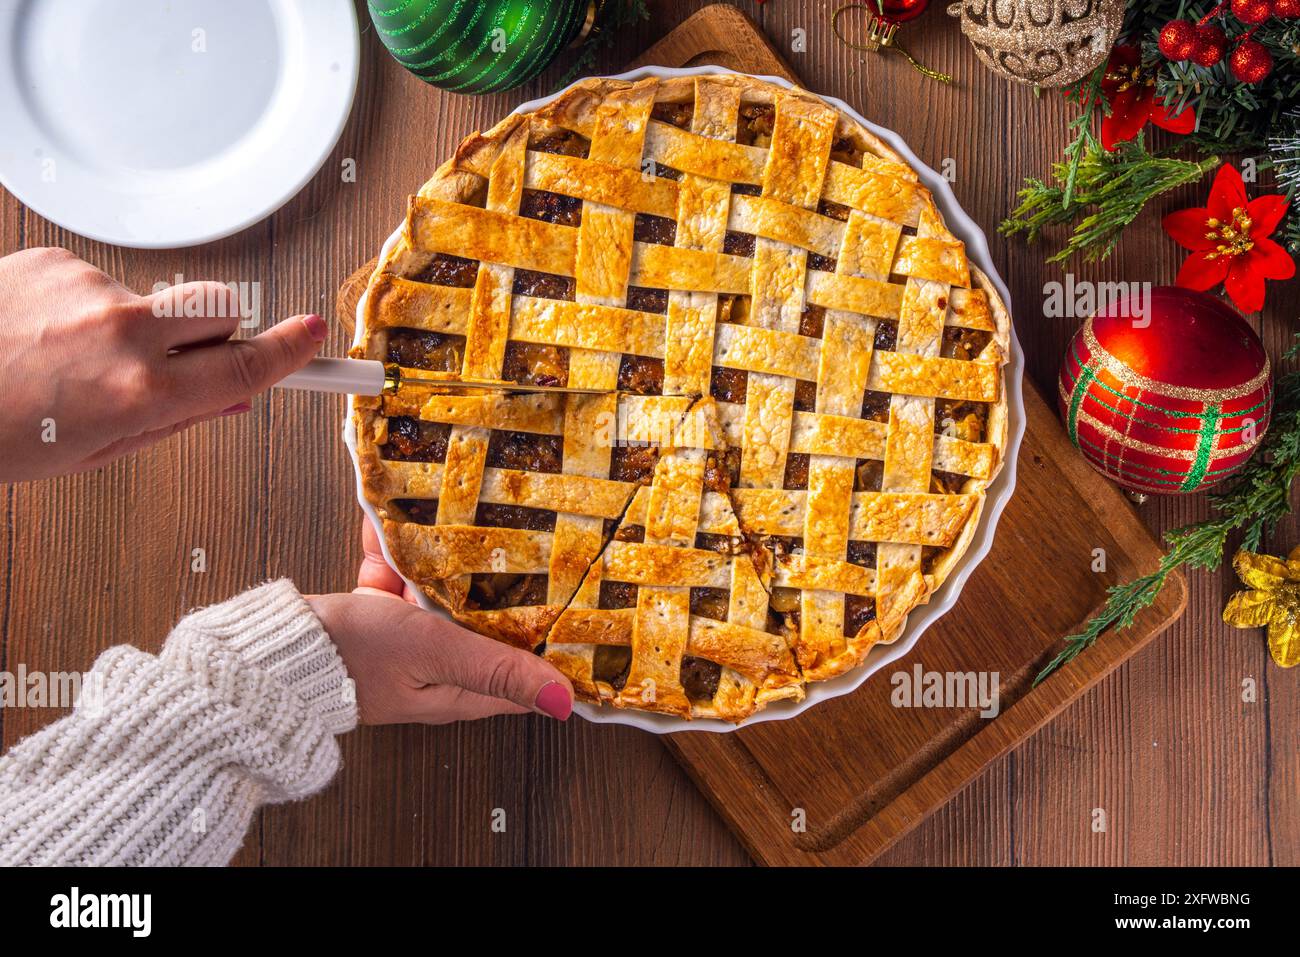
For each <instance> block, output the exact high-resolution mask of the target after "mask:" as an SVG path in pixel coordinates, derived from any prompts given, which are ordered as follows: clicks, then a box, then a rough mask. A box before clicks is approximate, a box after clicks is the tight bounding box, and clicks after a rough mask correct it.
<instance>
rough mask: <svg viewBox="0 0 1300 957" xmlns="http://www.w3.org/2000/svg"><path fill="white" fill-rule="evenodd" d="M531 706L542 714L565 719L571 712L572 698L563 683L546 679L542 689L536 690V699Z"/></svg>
mask: <svg viewBox="0 0 1300 957" xmlns="http://www.w3.org/2000/svg"><path fill="white" fill-rule="evenodd" d="M533 707H534V708H536V709H537V710H538V711H540V712H541V713H542V714H549V715H550V716H551V717H552V718H557V719H559V720H560V721H567V720H568V717H569V715H571V714H573V699H572V698H570V697H569V689H567V688H566V687H564V685H562V684H560V683H559V682H558V681H548V682H546V684H544V685H542V690H541V691H539V692H537V700H536V701H534V702H533Z"/></svg>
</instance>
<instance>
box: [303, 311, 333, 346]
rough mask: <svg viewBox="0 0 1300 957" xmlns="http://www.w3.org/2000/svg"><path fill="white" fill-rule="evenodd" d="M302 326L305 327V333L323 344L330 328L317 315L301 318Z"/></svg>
mask: <svg viewBox="0 0 1300 957" xmlns="http://www.w3.org/2000/svg"><path fill="white" fill-rule="evenodd" d="M302 324H303V325H304V326H306V327H307V332H309V333H310V334H311V337H312V338H313V339H314V340H316V341H317V342H324V341H325V337H326V336H328V335H329V333H330V327H329V326H328V325H327V324H326V322H325V320H324V319H322V318H321V317H320V316H317V315H314V314H313V315H310V316H303V317H302Z"/></svg>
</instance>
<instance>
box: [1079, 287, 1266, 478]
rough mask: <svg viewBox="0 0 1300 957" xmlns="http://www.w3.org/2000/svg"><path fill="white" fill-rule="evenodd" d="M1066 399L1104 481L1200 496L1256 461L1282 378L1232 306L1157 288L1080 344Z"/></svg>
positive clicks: (1114, 309) (1091, 327)
mask: <svg viewBox="0 0 1300 957" xmlns="http://www.w3.org/2000/svg"><path fill="white" fill-rule="evenodd" d="M1058 398H1059V400H1060V408H1061V416H1062V418H1064V419H1065V424H1066V428H1067V429H1068V430H1069V433H1070V440H1071V441H1072V442H1073V443H1074V444H1075V446H1076V447H1078V449H1079V451H1081V452H1082V453H1083V456H1084V458H1086V459H1087V460H1088V462H1089V463H1090V464H1091V465H1092V466H1093V467H1094V468H1095V469H1097V471H1099V472H1101V473H1102V474H1103V475H1106V476H1107V477H1109V478H1111V479H1113V480H1114V481H1115V482H1117V483H1118V484H1119V485H1121V486H1123V487H1124V488H1126V489H1129V490H1131V491H1135V492H1154V493H1157V494H1162V495H1167V494H1177V493H1184V492H1195V491H1197V490H1199V489H1202V488H1205V487H1207V486H1210V485H1214V484H1215V483H1216V482H1219V481H1222V480H1223V479H1225V478H1227V477H1228V476H1229V475H1232V474H1233V473H1234V472H1236V471H1237V470H1239V469H1240V468H1241V467H1242V466H1243V465H1245V464H1246V460H1247V459H1249V458H1250V457H1251V455H1252V454H1254V451H1255V449H1256V448H1257V447H1258V446H1259V443H1260V440H1261V439H1263V437H1264V433H1265V431H1266V430H1267V429H1268V423H1269V418H1270V417H1271V415H1272V412H1273V374H1272V371H1271V369H1270V367H1269V362H1268V355H1267V353H1265V351H1264V345H1263V343H1262V342H1260V340H1259V336H1257V335H1256V334H1255V332H1254V330H1253V329H1251V328H1250V326H1249V325H1248V324H1247V323H1246V320H1245V319H1243V318H1241V316H1240V315H1239V314H1238V313H1237V312H1236V311H1235V310H1233V309H1232V308H1231V307H1230V306H1228V305H1227V304H1226V303H1224V302H1223V301H1222V300H1221V299H1217V298H1215V297H1214V296H1211V295H1209V294H1208V293H1203V292H1195V291H1193V290H1191V289H1182V288H1179V287H1177V286H1157V287H1156V288H1154V289H1151V290H1150V292H1149V293H1147V294H1145V295H1141V294H1139V295H1138V296H1136V297H1130V298H1128V299H1125V300H1122V301H1120V302H1118V303H1115V304H1114V305H1112V306H1110V307H1108V308H1106V309H1103V310H1101V311H1100V312H1099V313H1098V314H1097V315H1095V316H1093V317H1092V318H1091V319H1089V320H1088V321H1086V322H1085V323H1084V324H1083V326H1082V328H1080V329H1079V331H1078V332H1077V333H1075V335H1074V339H1073V341H1072V342H1071V343H1070V348H1069V350H1068V351H1067V352H1066V355H1065V360H1064V361H1063V362H1062V363H1061V374H1060V379H1059V387H1058Z"/></svg>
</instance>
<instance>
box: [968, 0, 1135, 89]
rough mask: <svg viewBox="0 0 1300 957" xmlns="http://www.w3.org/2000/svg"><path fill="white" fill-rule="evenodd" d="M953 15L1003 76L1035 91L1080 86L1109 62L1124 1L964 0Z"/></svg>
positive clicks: (988, 63) (987, 62)
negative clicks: (1030, 84)
mask: <svg viewBox="0 0 1300 957" xmlns="http://www.w3.org/2000/svg"><path fill="white" fill-rule="evenodd" d="M948 15H949V16H951V17H959V18H960V19H961V32H962V33H964V34H965V35H966V39H968V40H969V41H970V42H971V45H972V46H974V47H975V53H976V55H977V56H979V58H980V59H981V60H983V61H984V63H985V65H986V66H988V68H989V69H991V70H992V71H993V72H994V73H997V74H998V75H999V76H1004V77H1006V78H1007V79H1009V80H1015V81H1016V82H1018V83H1032V84H1033V85H1035V86H1066V85H1068V84H1070V83H1075V82H1077V81H1079V80H1081V79H1083V78H1084V77H1085V76H1087V75H1088V74H1089V73H1091V72H1092V71H1093V70H1094V69H1096V68H1097V67H1098V66H1100V65H1101V64H1102V63H1104V62H1106V59H1107V58H1108V57H1109V56H1110V51H1111V47H1113V46H1114V45H1115V38H1116V37H1117V36H1118V35H1119V29H1120V27H1121V26H1122V25H1123V23H1124V0H959V2H957V3H953V4H951V5H950V6H949V7H948Z"/></svg>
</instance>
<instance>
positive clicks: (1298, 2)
mask: <svg viewBox="0 0 1300 957" xmlns="http://www.w3.org/2000/svg"><path fill="white" fill-rule="evenodd" d="M1273 16H1275V17H1281V18H1282V19H1283V20H1294V19H1295V18H1296V17H1300V0H1273Z"/></svg>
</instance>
